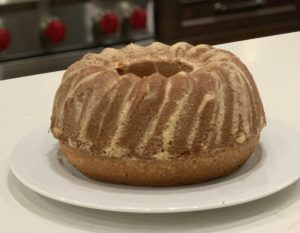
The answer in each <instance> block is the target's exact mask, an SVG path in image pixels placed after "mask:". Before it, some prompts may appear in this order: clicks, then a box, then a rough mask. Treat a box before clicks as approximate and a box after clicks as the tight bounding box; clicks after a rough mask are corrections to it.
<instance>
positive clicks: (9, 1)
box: [0, 0, 154, 79]
mask: <svg viewBox="0 0 300 233" xmlns="http://www.w3.org/2000/svg"><path fill="white" fill-rule="evenodd" d="M153 18H154V14H153V1H151V0H0V79H7V78H13V77H19V76H24V75H30V74H37V73H42V72H48V71H54V70H60V69H65V68H67V66H68V65H70V64H71V63H72V62H74V61H75V60H77V59H79V58H80V57H81V56H82V55H83V54H85V53H87V52H99V51H100V50H101V49H103V48H104V47H107V46H113V47H118V46H121V45H123V44H126V43H129V42H136V43H140V44H147V43H149V41H151V40H153V38H154V22H153V21H154V19H153Z"/></svg>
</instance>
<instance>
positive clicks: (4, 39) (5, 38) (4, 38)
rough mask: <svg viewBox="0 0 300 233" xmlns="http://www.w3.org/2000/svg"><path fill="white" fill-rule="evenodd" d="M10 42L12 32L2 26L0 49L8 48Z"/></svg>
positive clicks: (0, 30)
mask: <svg viewBox="0 0 300 233" xmlns="http://www.w3.org/2000/svg"><path fill="white" fill-rule="evenodd" d="M9 42H10V33H9V31H8V30H6V29H4V28H0V51H3V50H5V49H7V47H8V46H9Z"/></svg>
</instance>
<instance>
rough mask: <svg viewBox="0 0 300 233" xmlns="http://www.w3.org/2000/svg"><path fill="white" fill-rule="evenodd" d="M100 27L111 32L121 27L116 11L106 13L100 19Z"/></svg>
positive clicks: (106, 31)
mask: <svg viewBox="0 0 300 233" xmlns="http://www.w3.org/2000/svg"><path fill="white" fill-rule="evenodd" d="M100 28H101V30H102V31H103V32H105V33H108V34H111V33H115V32H117V31H118V29H119V18H118V16H117V15H115V14H114V13H112V12H110V13H106V14H105V15H104V16H103V17H102V18H101V20H100Z"/></svg>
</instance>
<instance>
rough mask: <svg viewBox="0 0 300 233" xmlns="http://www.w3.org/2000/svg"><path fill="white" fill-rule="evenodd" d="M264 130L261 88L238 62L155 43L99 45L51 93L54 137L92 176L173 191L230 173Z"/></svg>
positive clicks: (204, 50) (216, 52) (219, 53)
mask: <svg viewBox="0 0 300 233" xmlns="http://www.w3.org/2000/svg"><path fill="white" fill-rule="evenodd" d="M265 124H266V120H265V114H264V110H263V105H262V102H261V99H260V96H259V93H258V89H257V87H256V85H255V83H254V80H253V78H252V76H251V74H250V72H249V71H248V70H247V68H246V66H245V65H244V64H243V63H242V62H241V61H240V60H239V59H238V58H237V57H236V56H235V55H233V54H232V53H230V52H228V51H225V50H221V49H216V48H213V47H211V46H208V45H203V44H202V45H198V46H192V45H190V44H188V43H184V42H181V43H177V44H174V45H172V46H168V45H165V44H162V43H158V42H155V43H152V44H151V45H149V46H147V47H142V46H138V45H135V44H130V45H128V46H126V47H124V48H122V49H114V48H106V49H104V50H103V51H102V52H101V53H100V54H87V55H85V56H84V57H83V58H82V59H81V60H80V61H77V62H76V63H74V64H73V65H71V66H70V67H69V68H68V69H67V71H66V72H65V73H64V76H63V78H62V81H61V84H60V86H59V88H58V90H57V93H56V96H55V100H54V106H53V112H52V117H51V132H52V134H53V136H54V137H55V138H57V139H58V140H59V145H60V148H61V150H62V152H63V154H64V155H65V157H66V158H67V160H68V161H69V162H70V163H71V164H72V165H73V166H74V167H76V168H77V169H78V170H79V171H81V172H82V173H83V174H85V175H86V176H88V177H90V178H93V179H96V180H100V181H105V182H112V183H120V184H129V185H142V186H175V185H183V184H193V183H199V182H202V181H207V180H210V179H214V178H217V177H222V176H225V175H227V174H229V173H231V172H232V171H234V170H235V169H237V168H238V167H239V166H241V165H242V164H243V163H244V162H245V161H246V160H247V159H248V158H249V156H250V155H251V154H252V153H253V151H254V150H255V148H256V145H257V143H258V141H259V136H260V132H261V129H262V128H263V127H264V126H265Z"/></svg>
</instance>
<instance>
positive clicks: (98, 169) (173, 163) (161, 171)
mask: <svg viewBox="0 0 300 233" xmlns="http://www.w3.org/2000/svg"><path fill="white" fill-rule="evenodd" d="M258 140H259V135H255V136H253V137H251V138H250V139H248V140H247V141H246V142H245V143H243V144H236V145H235V146H234V147H232V148H227V149H226V150H222V151H219V152H215V153H214V154H210V155H209V156H203V155H202V156H199V155H188V156H181V157H179V158H177V159H165V160H156V159H144V158H136V157H127V158H126V157H121V158H109V157H103V156H95V155H91V154H89V153H87V152H83V151H79V150H77V149H75V148H72V147H70V146H68V145H67V144H66V143H64V142H62V141H60V144H59V145H60V148H61V150H62V151H63V154H64V155H65V157H66V158H67V160H68V161H69V162H70V163H71V164H72V165H73V166H74V167H75V168H77V169H78V170H79V171H80V172H82V173H83V174H84V175H86V176H87V177H90V178H92V179H95V180H99V181H104V182H111V183H118V184H128V185H137V186H157V187H159V186H161V187H162V186H176V185H187V184H195V183H199V182H203V181H207V180H211V179H215V178H218V177H223V176H225V175H228V174H230V173H232V172H233V171H235V170H236V169H237V168H239V167H240V166H241V165H242V164H244V163H245V161H247V159H248V158H249V157H250V155H251V154H252V153H253V152H254V150H255V147H256V144H257V143H258Z"/></svg>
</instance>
